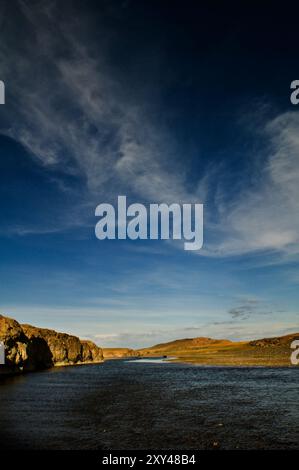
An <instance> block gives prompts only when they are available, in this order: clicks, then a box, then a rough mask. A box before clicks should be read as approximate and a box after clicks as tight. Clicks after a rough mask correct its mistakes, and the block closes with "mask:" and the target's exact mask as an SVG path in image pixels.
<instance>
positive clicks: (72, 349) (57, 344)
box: [0, 315, 103, 374]
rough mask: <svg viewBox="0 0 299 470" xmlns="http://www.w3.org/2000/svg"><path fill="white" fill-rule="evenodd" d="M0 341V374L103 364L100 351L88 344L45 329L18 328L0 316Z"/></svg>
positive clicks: (26, 326)
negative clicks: (1, 353)
mask: <svg viewBox="0 0 299 470" xmlns="http://www.w3.org/2000/svg"><path fill="white" fill-rule="evenodd" d="M0 341H3V342H4V345H5V365H0V374H1V373H2V374H3V373H5V374H6V373H16V372H20V371H33V370H38V369H45V368H49V367H52V366H54V365H71V364H80V363H84V362H102V361H103V352H102V349H101V348H99V347H98V346H97V345H96V344H94V343H93V342H92V341H80V339H79V338H77V337H76V336H72V335H68V334H66V333H58V332H56V331H54V330H48V329H46V328H37V327H34V326H31V325H20V324H19V323H18V322H17V321H16V320H13V319H11V318H7V317H4V316H2V315H0Z"/></svg>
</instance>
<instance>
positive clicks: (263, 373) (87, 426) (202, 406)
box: [0, 360, 299, 449]
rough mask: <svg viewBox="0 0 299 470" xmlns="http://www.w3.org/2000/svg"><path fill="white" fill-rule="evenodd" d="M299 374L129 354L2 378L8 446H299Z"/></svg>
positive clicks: (0, 416) (0, 429)
mask: <svg viewBox="0 0 299 470" xmlns="http://www.w3.org/2000/svg"><path fill="white" fill-rule="evenodd" d="M298 391H299V370H298V369H295V368H223V367H219V368H204V367H196V366H191V365H182V364H169V363H144V362H140V363H138V361H137V362H133V361H132V362H131V361H124V360H119V361H118V360H116V361H109V362H106V363H104V364H99V365H85V366H77V367H64V368H56V369H52V370H50V371H46V372H40V373H34V374H28V375H26V376H23V377H16V378H10V379H5V380H3V379H1V381H0V438H1V441H0V447H1V448H7V449H17V448H18V449H20V448H22V449H23V448H27V449H175V448H177V449H209V448H213V447H214V448H215V447H220V448H224V449H235V448H240V449H242V448H245V449H256V448H274V449H276V448H278V449H286V448H287V449H295V448H298V447H299V444H298V442H299V393H298Z"/></svg>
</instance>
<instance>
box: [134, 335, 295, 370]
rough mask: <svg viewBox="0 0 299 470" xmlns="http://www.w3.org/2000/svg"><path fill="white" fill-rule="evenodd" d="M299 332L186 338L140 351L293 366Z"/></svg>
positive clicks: (197, 361)
mask: <svg viewBox="0 0 299 470" xmlns="http://www.w3.org/2000/svg"><path fill="white" fill-rule="evenodd" d="M295 339H297V340H298V339H299V333H295V334H291V335H286V336H280V337H274V338H264V339H259V340H255V341H241V342H234V341H229V340H225V339H220V340H217V339H211V338H204V337H201V338H185V339H179V340H175V341H171V342H168V343H161V344H156V345H155V346H152V347H149V348H144V349H140V350H138V353H139V355H140V356H143V357H146V356H163V355H167V356H175V358H176V359H175V360H178V361H184V362H189V363H194V364H205V365H230V366H239V365H242V366H253V365H255V366H290V365H291V362H290V356H291V353H292V351H293V350H292V349H291V347H290V346H291V343H292V342H293V341H294V340H295Z"/></svg>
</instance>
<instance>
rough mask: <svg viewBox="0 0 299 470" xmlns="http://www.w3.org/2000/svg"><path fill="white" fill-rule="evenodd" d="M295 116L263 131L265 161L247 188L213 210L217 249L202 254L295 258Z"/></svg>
mask: <svg viewBox="0 0 299 470" xmlns="http://www.w3.org/2000/svg"><path fill="white" fill-rule="evenodd" d="M298 136H299V114H298V113H297V112H288V113H284V114H282V115H280V116H278V117H277V118H275V119H273V120H271V121H270V122H269V123H268V124H267V125H266V126H265V129H264V137H265V138H266V139H267V142H268V144H269V145H268V149H267V152H268V154H267V156H266V158H265V159H264V160H263V161H262V162H261V163H260V164H259V166H258V168H257V170H256V173H255V175H254V182H253V184H252V185H251V186H250V187H247V188H243V190H242V191H241V193H239V194H238V196H237V197H236V198H235V200H234V201H226V202H223V200H224V198H223V199H221V204H220V205H219V207H218V209H219V214H220V216H219V219H218V221H217V225H216V227H215V228H216V231H218V232H219V234H220V236H219V239H218V240H217V243H216V244H214V245H209V241H207V245H206V253H208V254H209V255H214V256H227V255H239V254H244V253H252V252H259V251H263V252H264V251H266V250H275V251H279V252H281V253H285V254H290V253H291V254H293V255H295V254H297V253H299V205H298V200H299V137H298Z"/></svg>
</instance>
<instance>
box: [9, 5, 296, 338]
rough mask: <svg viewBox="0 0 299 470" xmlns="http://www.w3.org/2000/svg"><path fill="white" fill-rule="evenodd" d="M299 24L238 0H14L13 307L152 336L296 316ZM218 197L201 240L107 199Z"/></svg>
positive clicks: (277, 329) (105, 334) (270, 325)
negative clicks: (103, 217)
mask: <svg viewBox="0 0 299 470" xmlns="http://www.w3.org/2000/svg"><path fill="white" fill-rule="evenodd" d="M298 36H299V33H298V27H297V24H296V17H295V15H293V16H292V15H291V14H290V12H289V11H287V10H286V11H285V12H283V11H281V9H280V10H275V7H274V6H272V7H271V10H269V8H267V7H266V6H265V7H261V6H259V7H250V8H249V7H248V8H246V7H244V6H243V7H241V6H239V7H234V8H233V9H230V8H229V2H225V5H224V6H220V2H219V3H218V4H217V3H214V4H212V2H211V3H210V2H209V5H208V4H207V3H206V2H195V1H191V0H187V1H186V2H184V4H183V5H182V2H178V1H171V2H170V1H169V2H168V1H165V2H158V1H155V0H152V1H133V0H127V1H115V0H109V1H105V0H102V1H101V2H98V1H97V2H95V1H91V0H87V1H84V2H83V1H69V0H65V1H64V2H58V1H51V0H48V1H39V0H35V1H30V2H29V1H26V0H20V1H17V0H15V1H14V2H11V1H6V0H4V1H2V2H1V6H0V80H2V81H3V82H4V83H5V104H4V105H0V211H1V217H0V311H1V313H3V314H5V315H8V316H11V317H13V318H16V319H17V320H18V321H20V322H22V323H31V324H34V325H38V326H41V327H49V328H54V329H57V330H60V331H66V332H69V333H72V334H76V335H79V336H80V337H82V338H89V339H92V340H94V341H96V342H97V343H98V344H99V345H102V346H106V347H114V346H115V347H116V346H128V347H142V346H148V345H152V344H155V343H158V342H162V341H168V340H172V339H175V338H182V337H195V336H210V337H215V338H229V339H232V340H240V339H242V340H243V339H251V338H258V337H264V336H275V335H282V334H288V333H291V332H298V330H299V321H298V318H299V316H298V310H299V289H298V287H299V270H298V262H299V205H298V201H299V106H298V108H297V107H296V106H294V105H292V103H291V102H290V94H291V91H290V84H291V82H292V81H293V80H296V79H299V64H298V52H297V50H296V44H298ZM118 195H126V196H127V199H128V201H129V203H134V202H139V203H143V204H149V203H162V202H164V203H167V204H171V203H179V204H183V203H196V202H197V203H201V204H204V244H203V248H202V249H201V250H199V251H196V252H191V251H190V252H188V251H184V249H183V246H182V244H181V243H177V242H174V241H171V240H169V241H163V240H135V241H132V240H102V241H100V240H98V239H97V238H96V236H95V224H96V222H97V219H96V217H95V208H96V206H97V205H98V204H100V203H105V202H106V203H111V204H115V203H116V201H117V196H118Z"/></svg>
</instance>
